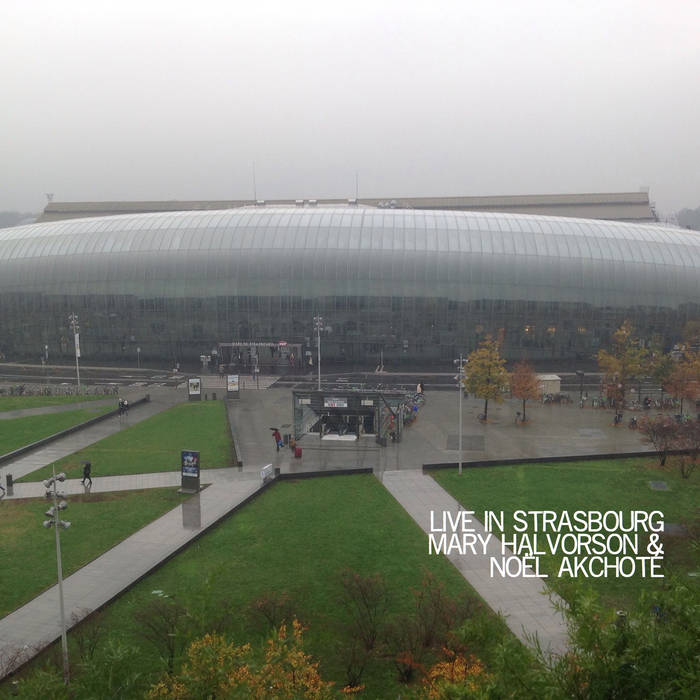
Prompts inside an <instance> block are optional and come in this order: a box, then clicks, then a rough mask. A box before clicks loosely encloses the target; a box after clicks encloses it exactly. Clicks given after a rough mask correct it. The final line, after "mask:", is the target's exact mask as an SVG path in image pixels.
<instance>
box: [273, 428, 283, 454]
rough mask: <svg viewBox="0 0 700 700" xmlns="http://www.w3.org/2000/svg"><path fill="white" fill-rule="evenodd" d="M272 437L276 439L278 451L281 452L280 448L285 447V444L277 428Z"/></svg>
mask: <svg viewBox="0 0 700 700" xmlns="http://www.w3.org/2000/svg"><path fill="white" fill-rule="evenodd" d="M272 437H273V438H274V439H275V445H277V451H278V452H279V451H280V447H282V445H284V442H283V441H282V436H281V435H280V431H279V430H278V429H277V428H275V429H274V431H273V432H272Z"/></svg>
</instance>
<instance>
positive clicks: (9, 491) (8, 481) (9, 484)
mask: <svg viewBox="0 0 700 700" xmlns="http://www.w3.org/2000/svg"><path fill="white" fill-rule="evenodd" d="M5 483H6V484H7V495H8V496H11V495H12V485H13V481H12V474H6V475H5Z"/></svg>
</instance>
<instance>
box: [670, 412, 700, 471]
mask: <svg viewBox="0 0 700 700" xmlns="http://www.w3.org/2000/svg"><path fill="white" fill-rule="evenodd" d="M674 437H675V439H674V443H673V447H675V448H676V449H677V450H683V452H682V453H681V454H679V455H677V456H676V457H674V459H673V462H674V466H677V467H678V470H679V472H680V474H681V477H682V478H683V479H689V478H690V475H691V474H692V473H693V472H694V471H695V469H696V467H697V466H698V454H700V420H690V421H687V422H685V423H680V424H678V425H677V429H676V433H675V436H674Z"/></svg>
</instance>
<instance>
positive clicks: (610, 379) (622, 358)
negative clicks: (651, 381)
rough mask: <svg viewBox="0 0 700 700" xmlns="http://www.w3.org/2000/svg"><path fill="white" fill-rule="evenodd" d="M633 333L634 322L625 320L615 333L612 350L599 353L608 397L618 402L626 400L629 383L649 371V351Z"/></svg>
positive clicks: (599, 363) (599, 362) (598, 356)
mask: <svg viewBox="0 0 700 700" xmlns="http://www.w3.org/2000/svg"><path fill="white" fill-rule="evenodd" d="M632 333H633V328H632V324H631V323H630V322H629V321H625V322H624V323H623V324H622V325H621V326H620V327H619V328H618V329H617V330H616V331H615V333H614V334H613V346H612V349H611V352H608V351H607V350H600V351H599V352H598V355H597V358H598V366H599V367H600V371H601V372H602V373H603V381H604V382H605V383H606V384H607V385H608V397H609V398H611V399H614V400H615V401H618V402H623V401H624V400H625V391H626V390H627V386H628V385H629V383H630V382H632V381H633V380H635V379H641V378H642V377H643V376H645V374H646V373H647V367H648V355H649V352H648V350H647V349H646V348H645V347H644V346H643V345H642V344H641V342H640V341H639V339H638V338H635V337H634V336H633V334H632Z"/></svg>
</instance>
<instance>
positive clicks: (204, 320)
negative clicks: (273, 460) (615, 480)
mask: <svg viewBox="0 0 700 700" xmlns="http://www.w3.org/2000/svg"><path fill="white" fill-rule="evenodd" d="M71 312H76V313H77V314H78V315H79V318H80V326H81V352H82V355H83V357H84V358H85V360H89V359H94V360H110V361H113V360H119V359H120V358H123V357H126V356H131V354H132V353H133V352H135V348H136V347H137V346H138V347H140V348H141V358H142V359H153V360H162V361H164V362H166V361H167V362H173V363H174V362H179V361H187V360H196V359H197V358H198V357H199V355H200V354H202V353H208V352H210V351H211V349H212V347H214V346H215V345H216V343H217V342H231V341H256V342H276V341H287V342H289V343H301V344H302V345H304V346H305V348H306V349H308V350H311V349H312V345H313V342H314V335H315V332H314V321H313V317H314V316H316V315H321V316H322V317H323V319H324V326H325V327H326V328H325V330H324V334H323V340H322V344H323V355H324V358H326V359H327V360H333V361H336V362H338V363H344V364H346V365H348V366H363V367H369V366H373V365H375V364H376V363H377V360H378V358H379V356H380V354H381V353H383V356H384V359H385V361H397V360H405V361H407V362H413V363H423V364H427V363H429V362H432V361H445V360H450V361H451V360H452V359H453V358H454V357H455V356H458V355H459V353H460V352H469V351H471V350H472V349H474V348H475V347H476V345H477V343H478V342H479V341H480V340H481V339H482V338H484V337H485V335H486V334H488V333H491V334H501V335H502V337H503V341H504V353H505V354H506V356H507V357H509V358H511V359H519V358H520V357H522V356H527V357H528V358H529V359H533V360H536V359H544V358H576V357H590V356H591V355H593V354H594V353H595V352H596V351H597V350H598V348H599V347H601V346H606V345H607V344H608V342H609V340H610V337H611V334H612V333H613V332H614V330H615V329H616V328H617V327H618V326H619V325H620V323H621V322H622V321H623V320H624V319H629V320H630V321H632V323H633V324H634V326H635V328H636V329H637V333H638V334H639V335H640V336H641V337H646V338H651V337H652V336H653V335H658V336H660V337H661V338H662V339H663V340H664V341H665V342H666V343H670V342H672V341H674V340H676V339H677V337H678V335H679V333H680V330H681V328H682V326H683V324H684V323H685V322H686V321H688V320H693V319H698V318H700V234H698V233H696V232H693V231H686V230H681V229H672V228H663V227H659V226H653V225H638V224H623V223H614V222H604V221H593V220H582V219H567V218H557V217H545V216H527V215H521V214H498V213H472V212H449V211H424V210H421V211H413V210H394V209H371V208H357V207H350V208H318V209H317V208H274V207H268V208H264V207H260V208H257V207H254V208H242V209H233V210H226V211H200V212H197V211H189V212H173V213H170V212H168V213H157V214H138V215H127V216H112V217H101V218H94V219H76V220H66V221H60V222H51V223H43V224H34V225H29V226H22V227H16V228H8V229H0V352H2V353H3V354H4V356H5V357H6V358H7V359H8V360H10V359H23V358H30V359H31V358H35V359H38V357H39V356H40V355H41V354H43V350H44V346H45V345H48V346H49V354H50V357H52V358H56V357H57V356H59V357H61V356H65V357H66V358H68V357H70V356H71V354H72V351H73V348H72V342H69V338H70V337H71V336H70V331H69V328H68V314H69V313H71Z"/></svg>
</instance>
